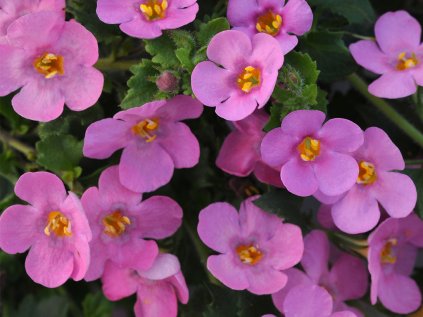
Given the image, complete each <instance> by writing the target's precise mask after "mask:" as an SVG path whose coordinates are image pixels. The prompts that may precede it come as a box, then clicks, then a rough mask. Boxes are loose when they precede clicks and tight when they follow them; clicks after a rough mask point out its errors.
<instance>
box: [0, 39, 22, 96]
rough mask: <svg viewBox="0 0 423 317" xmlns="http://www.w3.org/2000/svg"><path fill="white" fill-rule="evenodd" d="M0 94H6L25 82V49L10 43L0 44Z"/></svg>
mask: <svg viewBox="0 0 423 317" xmlns="http://www.w3.org/2000/svg"><path fill="white" fill-rule="evenodd" d="M0 56H1V59H0V73H1V74H2V75H1V76H0V95H1V96H6V95H8V94H10V93H11V92H13V91H15V90H16V89H18V88H20V87H21V86H22V85H24V83H25V81H26V80H25V79H24V76H23V68H24V65H23V64H24V62H25V60H26V58H27V57H26V55H25V51H24V50H21V49H18V48H14V47H12V46H9V45H0Z"/></svg>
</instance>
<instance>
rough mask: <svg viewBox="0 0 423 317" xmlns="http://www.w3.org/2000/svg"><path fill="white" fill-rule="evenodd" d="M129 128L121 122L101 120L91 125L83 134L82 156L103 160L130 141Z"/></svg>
mask: <svg viewBox="0 0 423 317" xmlns="http://www.w3.org/2000/svg"><path fill="white" fill-rule="evenodd" d="M131 137H132V135H131V133H130V127H129V126H128V124H127V123H126V122H124V121H121V120H115V119H103V120H99V121H97V122H94V123H92V124H91V125H90V126H89V127H88V128H87V130H86V132H85V138H84V148H83V153H84V156H86V157H90V158H96V159H105V158H108V157H109V156H110V155H112V154H113V153H114V152H116V151H117V150H119V149H121V148H123V147H125V146H126V144H127V143H128V142H129V140H130V139H131Z"/></svg>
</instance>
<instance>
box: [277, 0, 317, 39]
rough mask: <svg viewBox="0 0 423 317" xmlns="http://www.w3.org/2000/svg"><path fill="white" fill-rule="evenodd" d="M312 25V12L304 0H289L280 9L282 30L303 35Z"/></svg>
mask: <svg viewBox="0 0 423 317" xmlns="http://www.w3.org/2000/svg"><path fill="white" fill-rule="evenodd" d="M312 23H313V12H311V8H310V6H309V5H308V3H307V1H305V0H289V1H288V3H287V4H286V5H285V6H284V7H283V9H282V29H283V30H284V31H285V32H289V33H294V34H296V35H303V34H304V33H305V32H308V31H309V30H310V28H311V25H312Z"/></svg>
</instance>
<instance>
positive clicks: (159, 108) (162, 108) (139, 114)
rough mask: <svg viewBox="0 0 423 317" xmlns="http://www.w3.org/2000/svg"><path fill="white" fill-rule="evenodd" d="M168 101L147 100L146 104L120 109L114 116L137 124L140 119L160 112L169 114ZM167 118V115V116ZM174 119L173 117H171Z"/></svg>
mask: <svg viewBox="0 0 423 317" xmlns="http://www.w3.org/2000/svg"><path fill="white" fill-rule="evenodd" d="M166 105H168V102H167V101H166V100H156V101H151V102H147V103H146V104H144V105H140V106H138V107H135V108H131V109H128V110H124V111H120V112H118V113H116V114H115V115H114V116H113V119H120V120H123V121H126V122H127V123H128V124H136V123H138V122H139V121H140V120H143V119H147V118H155V117H157V116H158V115H159V114H160V115H162V114H163V116H166V115H167V107H166ZM165 118H166V117H165ZM169 119H170V121H173V119H172V118H169Z"/></svg>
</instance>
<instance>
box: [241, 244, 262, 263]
mask: <svg viewBox="0 0 423 317" xmlns="http://www.w3.org/2000/svg"><path fill="white" fill-rule="evenodd" d="M235 250H236V253H237V254H238V256H239V259H240V260H241V262H242V263H245V264H250V265H255V264H257V263H258V262H260V260H261V259H262V258H263V253H262V252H261V251H260V250H259V249H258V248H256V247H255V246H253V245H252V244H250V245H240V246H238V247H237V248H236V249H235Z"/></svg>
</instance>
